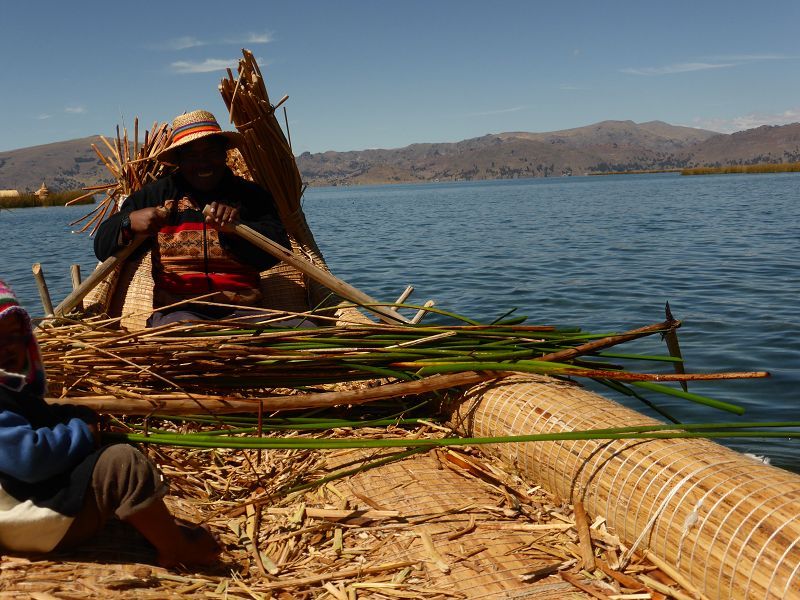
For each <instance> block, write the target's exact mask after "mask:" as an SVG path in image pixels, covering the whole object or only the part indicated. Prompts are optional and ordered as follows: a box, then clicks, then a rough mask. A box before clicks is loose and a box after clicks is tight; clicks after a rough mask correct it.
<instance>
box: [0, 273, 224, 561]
mask: <svg viewBox="0 0 800 600" xmlns="http://www.w3.org/2000/svg"><path fill="white" fill-rule="evenodd" d="M45 385H46V382H45V374H44V368H43V366H42V360H41V356H40V353H39V348H38V345H37V344H36V339H35V338H34V336H33V330H32V327H31V321H30V318H29V317H28V313H27V312H25V310H24V309H23V308H22V307H21V306H19V303H18V302H17V298H16V296H15V295H14V293H13V292H12V291H11V289H10V288H9V287H8V286H7V285H6V284H5V283H3V282H2V280H0V549H5V550H15V551H21V552H48V551H51V550H61V549H64V548H69V547H71V546H74V545H76V544H79V543H81V542H83V541H86V540H88V539H90V538H91V537H92V536H93V535H94V534H96V533H97V532H98V531H99V530H100V528H101V527H102V526H103V524H104V523H105V522H106V520H108V519H109V518H110V517H111V516H112V515H116V516H117V517H118V518H120V519H121V520H123V521H126V522H128V523H130V524H131V525H133V526H134V527H135V528H136V529H138V530H139V531H140V532H141V533H142V535H143V536H144V537H145V538H146V539H147V540H148V541H149V542H150V543H152V544H153V546H155V548H156V550H157V551H158V562H159V564H161V565H162V566H165V567H169V566H175V565H178V564H185V565H189V564H195V565H210V564H213V563H214V562H215V561H216V560H217V556H218V552H219V549H218V547H217V544H216V542H215V540H214V538H213V537H212V536H211V534H210V533H209V532H208V531H206V530H205V529H202V528H188V527H184V526H183V525H179V524H178V523H176V522H175V520H174V519H173V517H172V515H170V513H169V511H168V509H167V507H166V505H165V504H164V501H163V497H164V495H165V494H166V493H167V486H166V485H165V484H164V482H163V481H162V480H161V476H160V474H159V473H158V471H157V470H156V468H155V467H154V465H153V464H152V463H151V462H150V461H149V460H148V459H147V458H146V457H145V456H144V455H143V454H142V453H141V452H139V451H138V450H136V449H135V448H133V447H132V446H129V445H127V444H116V445H111V446H105V447H100V445H99V440H100V436H99V432H98V425H97V423H98V420H97V414H96V413H94V412H93V411H91V410H89V409H88V408H85V407H80V406H67V405H50V404H47V403H46V402H45V401H44V394H45Z"/></svg>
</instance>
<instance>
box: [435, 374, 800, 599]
mask: <svg viewBox="0 0 800 600" xmlns="http://www.w3.org/2000/svg"><path fill="white" fill-rule="evenodd" d="M449 411H450V412H449V419H450V422H451V424H452V425H454V426H455V427H456V429H457V430H459V432H460V433H461V434H462V435H466V436H470V437H493V436H504V435H521V434H534V433H554V432H561V431H579V430H586V429H600V428H611V427H628V426H634V425H656V424H659V423H658V422H657V421H655V420H653V419H650V418H647V417H645V416H643V415H641V414H639V413H638V412H635V411H633V410H630V409H627V408H625V407H622V406H620V405H619V404H617V403H615V402H613V401H611V400H608V399H606V398H604V397H602V396H599V395H597V394H594V393H592V392H590V391H587V390H585V389H583V388H581V387H579V386H577V385H572V384H569V383H564V382H561V381H556V380H553V379H548V378H544V377H527V376H515V377H509V378H506V379H503V380H500V381H496V382H492V383H487V384H482V385H478V386H476V387H473V388H472V389H470V390H468V391H467V392H466V393H465V394H464V395H463V397H461V398H459V399H458V401H457V402H454V403H453V404H452V405H451V406H450V409H449ZM482 449H483V450H484V451H485V452H487V453H490V454H493V455H495V456H497V457H499V458H500V459H501V460H502V461H503V462H504V463H505V464H507V465H508V467H509V468H510V469H513V471H514V472H516V473H518V474H519V475H520V476H522V477H523V478H525V479H528V480H530V481H535V482H537V483H538V484H540V485H542V486H544V487H545V488H546V489H548V490H549V491H550V492H551V493H553V494H555V495H556V496H558V497H560V498H563V499H566V500H569V501H570V502H575V501H581V502H582V504H583V505H584V507H585V508H586V511H587V513H589V515H590V516H591V517H593V518H596V517H602V518H603V519H605V521H606V523H607V525H608V527H609V528H610V529H611V530H613V531H614V532H615V533H616V534H617V535H618V536H619V537H620V539H621V540H622V542H623V543H624V544H625V545H626V546H627V547H628V548H630V549H631V550H635V551H636V552H638V553H642V554H646V555H647V556H648V557H650V558H653V560H654V562H657V564H658V562H662V563H666V564H667V565H670V566H672V567H674V569H675V570H676V571H677V572H678V573H680V574H681V575H682V576H683V577H684V578H685V581H687V582H688V583H689V584H690V585H691V587H692V588H694V589H696V590H699V591H700V592H702V593H703V594H704V595H705V596H707V597H708V598H765V599H766V598H774V599H779V598H782V599H786V598H800V512H799V511H798V510H797V507H798V506H799V505H800V476H799V475H797V474H794V473H791V472H788V471H785V470H782V469H779V468H775V467H771V466H769V465H765V464H764V463H762V462H760V461H758V460H757V459H754V458H751V457H748V456H746V455H744V454H740V453H738V452H735V451H733V450H730V449H728V448H725V447H723V446H722V445H720V444H717V443H715V442H712V441H709V440H703V439H648V440H641V439H640V440H590V441H552V442H535V443H507V444H496V445H488V446H482Z"/></svg>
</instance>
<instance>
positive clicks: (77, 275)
mask: <svg viewBox="0 0 800 600" xmlns="http://www.w3.org/2000/svg"><path fill="white" fill-rule="evenodd" d="M69 274H70V277H71V278H72V289H73V290H77V289H78V288H79V287H81V266H80V265H72V266H71V267H70V269H69ZM76 307H77V308H78V310H83V302H82V301H81V302H78V304H76Z"/></svg>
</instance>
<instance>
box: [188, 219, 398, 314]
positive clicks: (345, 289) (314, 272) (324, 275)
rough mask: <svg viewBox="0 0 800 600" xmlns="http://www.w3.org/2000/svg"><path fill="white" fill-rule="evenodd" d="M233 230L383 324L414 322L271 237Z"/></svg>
mask: <svg viewBox="0 0 800 600" xmlns="http://www.w3.org/2000/svg"><path fill="white" fill-rule="evenodd" d="M203 214H204V215H206V216H210V215H212V212H211V207H210V206H206V207H205V208H204V209H203ZM231 227H232V229H233V231H234V232H235V233H236V234H237V235H238V236H239V237H241V238H242V239H245V240H247V241H248V242H250V243H251V244H253V245H254V246H256V247H257V248H260V249H261V250H264V252H268V253H269V254H271V255H272V256H274V257H275V258H277V259H279V260H282V261H283V262H285V263H287V264H289V265H291V266H293V267H294V268H295V269H297V270H298V271H300V272H301V273H304V274H306V275H308V276H309V277H310V278H311V279H313V280H314V281H316V282H317V283H321V284H322V285H324V286H325V287H327V288H328V289H329V290H331V291H332V292H335V293H336V294H338V295H340V296H341V297H342V298H345V299H346V300H350V301H351V302H353V303H355V304H358V305H360V306H363V307H364V308H366V309H367V310H370V311H372V312H374V313H375V314H376V315H377V316H378V318H380V319H381V321H383V322H385V323H405V324H408V323H411V320H410V319H407V318H406V317H404V316H403V315H401V314H400V313H398V312H397V311H396V310H394V309H392V308H389V307H387V306H380V302H378V301H377V300H375V299H374V298H372V297H370V296H368V295H367V294H366V293H364V292H362V291H361V290H359V289H358V288H355V287H353V286H352V285H350V284H349V283H346V282H344V281H342V280H341V279H339V278H338V277H335V276H334V275H332V274H330V273H329V272H328V271H326V270H324V269H320V268H319V267H318V266H316V265H314V264H312V263H310V262H308V261H307V260H306V259H304V258H302V257H300V256H298V255H297V254H295V253H294V252H292V251H291V250H288V249H287V248H284V247H283V246H281V245H280V244H276V243H275V242H273V241H272V240H271V239H269V238H268V237H266V236H263V235H261V234H260V233H258V232H257V231H255V230H254V229H253V228H252V227H248V226H247V225H243V224H242V223H235V224H232V225H231Z"/></svg>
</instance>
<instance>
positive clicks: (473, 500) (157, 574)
mask: <svg viewBox="0 0 800 600" xmlns="http://www.w3.org/2000/svg"><path fill="white" fill-rule="evenodd" d="M153 425H154V426H155V425H159V426H169V425H168V424H163V423H158V422H155V421H154V422H153ZM444 433H445V432H444V431H442V428H441V427H438V426H435V425H433V424H431V425H422V426H419V427H417V428H415V429H412V430H402V429H399V428H388V429H387V428H372V429H364V430H359V431H358V432H353V431H336V430H334V431H326V432H322V433H321V434H320V435H325V436H334V437H336V436H339V435H350V436H352V435H354V434H355V435H361V436H365V437H374V436H380V437H385V436H394V437H405V436H407V437H413V438H414V439H420V438H422V439H424V438H426V437H431V438H435V437H440V436H441V435H443V434H444ZM146 451H147V452H148V454H149V455H150V456H151V458H153V459H154V460H155V461H156V462H157V463H158V464H159V465H160V467H161V469H162V470H163V472H164V473H165V475H166V476H167V478H168V480H169V482H170V487H171V493H170V495H169V496H168V497H167V501H168V503H169V504H170V508H171V509H172V511H173V512H174V513H175V514H176V515H177V516H178V517H180V518H184V519H187V520H191V521H194V522H201V521H202V522H204V523H205V524H206V526H208V527H209V528H210V530H211V531H212V532H213V533H214V534H215V535H216V536H217V537H218V539H219V540H220V541H221V543H222V545H223V547H224V552H223V554H222V556H221V561H220V563H219V564H218V565H217V566H215V567H213V568H209V569H207V570H203V571H189V570H185V569H180V568H179V569H175V570H166V569H163V568H160V567H157V566H154V559H155V555H154V553H153V552H152V551H151V550H150V549H149V547H148V546H147V544H146V542H144V541H143V539H142V538H140V537H139V536H138V534H136V532H135V531H134V530H132V529H129V528H128V527H127V526H126V525H124V524H122V523H119V522H115V523H112V524H111V526H109V527H108V528H107V529H106V530H105V531H104V532H103V534H102V535H100V536H99V537H98V538H97V539H96V540H94V541H93V542H91V543H90V544H87V545H84V546H82V547H80V548H77V549H75V550H73V551H70V552H62V553H59V554H51V555H47V556H10V555H4V556H2V559H1V560H0V594H2V595H1V596H0V597H6V598H12V597H13V598H35V599H37V600H42V599H45V598H77V597H81V598H87V599H90V598H91V599H93V598H110V597H114V598H137V599H146V598H179V597H204V598H281V599H288V598H331V599H336V600H349V599H351V598H363V599H367V598H369V599H373V598H374V599H391V598H423V599H443V600H444V599H449V598H551V599H553V600H555V599H556V598H576V599H577V598H598V597H599V598H630V599H634V598H645V597H647V598H664V597H665V596H664V595H663V594H662V593H661V592H659V591H657V589H656V588H657V587H661V586H663V587H664V588H667V589H669V590H672V592H671V595H672V597H676V598H689V597H691V596H690V595H689V592H687V591H686V590H682V589H681V588H680V587H679V586H678V585H677V584H676V583H675V581H674V580H673V579H671V578H670V577H669V576H668V575H667V574H666V573H664V572H663V571H661V570H660V569H658V568H656V566H655V565H653V564H652V563H651V562H649V561H647V560H644V559H641V558H639V557H638V556H637V557H634V559H633V560H631V561H629V562H628V564H627V565H626V567H625V568H622V567H620V566H619V561H620V557H621V556H622V555H623V553H624V551H625V547H624V546H622V545H621V544H620V542H619V540H618V539H617V538H616V536H615V535H613V533H612V532H611V531H609V530H608V529H607V527H606V524H605V523H604V521H603V520H602V519H598V520H595V521H594V522H589V523H576V521H575V518H574V516H573V512H572V510H571V507H570V506H569V505H568V504H566V503H563V502H558V501H556V500H555V499H554V498H553V497H552V496H550V495H549V494H547V493H546V492H545V491H544V490H543V489H542V488H540V487H538V486H531V485H529V484H528V483H526V482H524V481H522V480H521V479H519V478H518V477H513V476H510V475H508V474H507V473H505V472H504V471H503V470H501V469H500V468H499V467H498V465H497V464H495V463H494V462H492V461H491V460H487V459H485V458H483V457H482V456H481V455H480V454H478V453H476V452H473V451H471V450H470V449H461V450H447V451H427V452H423V453H417V454H414V455H411V456H406V457H405V458H403V459H401V460H395V461H393V462H387V461H386V460H385V459H386V458H387V456H386V455H385V454H383V453H381V454H377V455H376V454H373V453H371V452H368V451H364V450H350V451H338V452H327V453H319V452H314V451H305V450H283V451H269V452H264V453H261V454H260V455H259V453H258V452H256V451H239V452H234V451H221V450H216V451H207V450H204V451H201V450H185V449H165V448H155V447H149V448H147V450H146ZM376 459H384V462H385V464H383V465H381V466H377V467H374V468H371V469H369V470H363V471H362V472H356V473H351V475H350V476H348V477H346V478H339V479H330V480H323V479H322V478H323V477H326V476H329V475H330V474H332V473H341V472H343V471H348V472H351V471H353V470H354V469H358V468H363V467H366V466H368V465H369V464H375V462H374V461H376ZM313 482H318V484H317V485H314V483H313ZM303 485H306V486H309V487H307V488H306V489H304V490H298V491H294V492H293V491H292V490H293V489H296V490H297V488H299V487H300V486H303ZM582 537H584V539H583V542H582V540H581V538H582ZM582 543H583V544H586V543H588V544H590V548H591V557H592V558H591V560H592V561H593V562H594V564H593V565H591V566H590V567H587V566H586V565H585V562H586V560H587V557H586V553H585V551H582V550H581V545H582ZM648 581H649V583H646V582H648Z"/></svg>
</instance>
